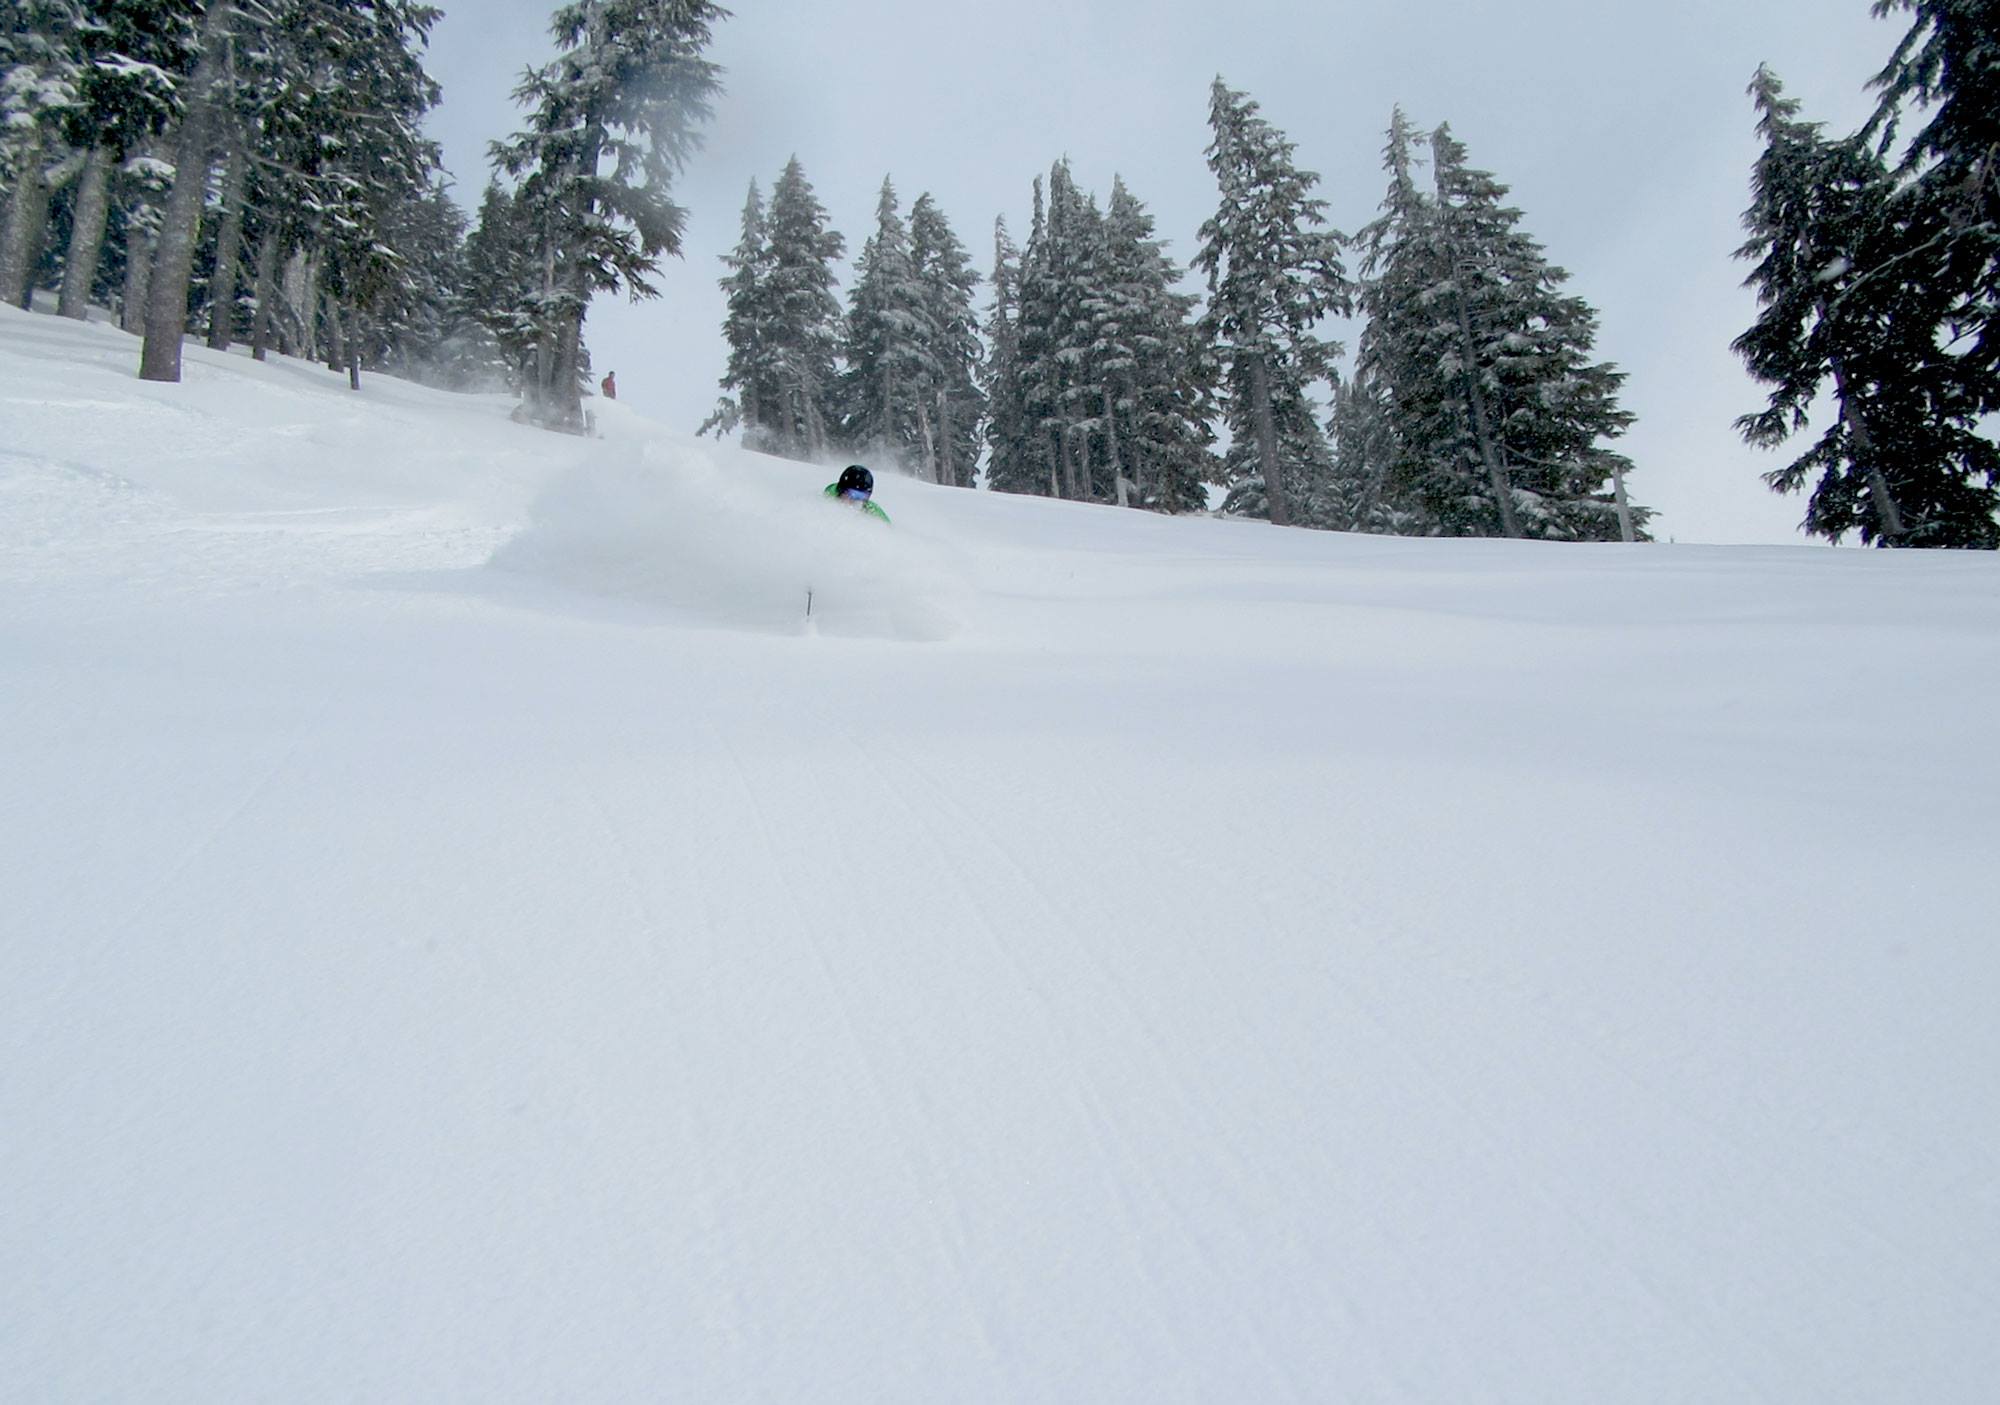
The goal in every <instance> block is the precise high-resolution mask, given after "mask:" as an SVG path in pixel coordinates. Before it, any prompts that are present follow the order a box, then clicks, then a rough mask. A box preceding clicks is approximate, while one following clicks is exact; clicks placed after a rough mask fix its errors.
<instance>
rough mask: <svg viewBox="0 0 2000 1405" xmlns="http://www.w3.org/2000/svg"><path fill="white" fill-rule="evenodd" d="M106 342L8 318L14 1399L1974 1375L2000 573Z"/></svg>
mask: <svg viewBox="0 0 2000 1405" xmlns="http://www.w3.org/2000/svg"><path fill="white" fill-rule="evenodd" d="M135 364H136V343H134V342H133V341H131V340H130V339H128V338H126V337H124V336H122V335H121V334H119V333H118V332H116V331H114V330H111V329H109V328H106V327H101V326H90V327H84V326H79V325H75V324H70V323H64V322H60V321H59V320H58V319H55V318H53V317H48V316H33V317H31V316H28V315H26V314H22V313H19V312H14V311H11V310H6V309H0V774H4V775H5V777H6V784H5V785H4V787H0V1399H4V1400H9V1401H13V1400H20V1401H29V1400H34V1401H84V1400H146V1401H187V1402H216V1401H249V1400H284V1401H319V1400H325V1401H346V1400H368V1401H440V1400H466V1401H473V1400H477V1401H522V1402H540V1401H550V1400H574V1401H626V1400H687V1401H703V1402H712V1401H729V1402H735V1401H745V1402H747V1401H854V1402H884V1401H910V1402H919V1401H921V1402H933V1401H943V1400H950V1401H968V1402H971V1401H993V1402H1022V1401H1075V1402H1107V1401H1119V1402H1125V1401H1130V1402H1147V1405H1157V1402H1170V1401H1204V1402H1207V1401H1230V1402H1236V1401H1242V1402H1266V1401H1272V1402H1275V1401H1357V1402H1373V1401H1420V1402H1442V1401H1450V1402H1472V1401H1519V1402H1555V1401H1576V1402H1657V1401H1669V1400H1673V1401H1700V1402H1704V1403H1705V1405H1706V1403H1707V1402H1733V1401H1745V1402H1749V1401H1757V1402H1774V1401H1784V1402H1815V1403H1816V1405H1817V1403H1818V1402H1835V1401H1854V1402H1880V1401H1887V1400H1908V1401H1924V1402H1927V1403H1929V1405H1937V1403H1938V1402H1966V1403H1967V1405H1970V1403H1971V1402H1980V1401H1986V1400H1990V1399H1991V1398H1992V1394H1991V1392H1992V1390H1993V1382H1994V1380H1995V1379H1996V1378H2000V1332H1996V1330H1995V1324H1996V1323H1997V1322H2000V1097H1996V1093H2000V1021H1996V1018H1995V1012H1996V1009H2000V947H1996V941H1995V936H1996V926H1997V925H2000V924H1996V919H1995V913H1996V910H2000V878H1996V876H1995V875H1996V864H1995V861H1994V858H1993V854H1992V848H1993V833H1994V820H1995V817H1996V803H2000V802H1996V799H1995V796H1996V793H2000V784H1996V783H2000V761H1996V752H1995V747H1994V745H1993V742H1992V731H1991V720H1990V714H1991V710H1992V705H1993V700H1994V698H1995V697H1996V696H2000V562H1996V561H1995V560H1993V559H1992V558H1991V557H1990V556H1984V555H1945V554H1930V555H1927V554H1917V553H1911V554H1893V553H1883V552H1863V551H1837V550H1832V549H1825V548H1815V547H1808V546H1787V547H1769V548H1744V547H1732V548H1711V547H1698V546H1650V547H1644V546H1642V547H1615V546H1612V547H1574V546H1571V547H1560V546H1548V545H1538V544H1526V543H1506V542H1432V541H1403V540H1388V539H1379V538H1361V537H1351V536H1343V535H1334V534H1321V533H1308V532H1294V531H1283V530H1276V529H1273V528H1270V527H1268V526H1265V525H1261V524H1255V523H1241V522H1228V521H1216V520H1207V519H1202V520H1165V519H1160V518H1156V517H1152V516H1149V515H1145V514H1140V513H1133V512H1120V511H1118V510H1116V509H1113V508H1109V507H1082V506H1076V505H1068V504H1060V503H1051V502H1045V501H1031V500H1019V499H1011V498H1005V497H996V496H990V495H987V494H983V493H979V494H974V493H964V492H954V491H951V490H945V489H938V488H932V487H928V486H925V485H922V484H917V483H913V482H910V481H908V480H903V479H896V478H892V477H890V476H888V475H886V474H885V475H883V481H882V485H881V491H880V492H879V493H878V497H879V499H880V500H881V501H882V502H883V504H884V505H885V506H886V507H887V508H888V510H889V512H890V513H891V514H892V515H893V516H894V518H895V526H894V527H893V529H890V530H887V531H884V530H880V529H879V528H878V525H877V524H872V523H869V522H867V521H865V520H864V519H861V518H859V517H858V516H856V515H849V514H847V513H845V512H844V511H843V510H842V509H841V508H839V506H838V505H836V504H829V503H826V502H824V501H823V500H821V499H819V498H818V496H817V495H818V489H819V487H820V486H821V485H822V484H823V483H824V482H826V481H827V480H828V478H829V477H830V476H831V475H830V473H829V472H828V471H827V470H826V469H824V468H809V467H805V466H801V465H796V464H789V463H784V462H780V461H776V460H771V459H766V458H762V457H760V456H756V455H750V454H745V453H741V452H738V451H735V450H731V449H727V448H720V447H716V446H714V445H712V444H708V443H706V442H700V441H693V440H690V439H688V438H685V437H683V436H680V435H677V434H674V433H670V432H668V431H667V430H666V429H664V428H663V427H661V426H659V425H656V424H653V423H650V422H648V421H647V420H646V419H645V418H643V415H642V410H643V394H644V392H643V388H642V387H638V386H634V387H631V388H629V389H628V390H627V395H628V397H631V398H629V399H628V400H627V401H625V402H621V403H619V404H617V405H603V406H600V407H599V409H600V413H601V414H603V416H604V419H603V424H602V428H603V437H602V438H601V439H596V440H590V441H580V440H572V439H565V438H561V437H557V436H551V435H546V434H541V433H538V432H535V431H531V430H528V429H525V428H522V427H520V426H517V425H514V424H512V423H510V422H509V420H508V419H507V409H508V404H507V402H505V401H503V400H497V399H486V398H476V397H471V398H468V397H451V396H445V395H441V394H436V393H432V392H429V391H425V390H422V389H419V388H416V387H413V386H409V385H405V384H401V383H398V382H394V381H391V380H387V379H381V378H369V379H367V380H366V382H365V384H364V388H363V390H362V392H361V393H360V394H359V395H355V394H351V393H349V392H348V391H347V390H346V388H345V383H344V381H343V380H342V379H341V378H339V377H336V376H333V375H331V374H329V373H327V372H325V371H324V370H322V369H320V368H318V367H314V366H310V365H306V364H302V363H298V362H289V361H273V362H272V363H270V364H268V365H258V364H255V363H253V362H251V361H249V360H247V359H245V358H242V357H239V356H226V357H225V356H217V355H213V354H211V353H208V352H206V351H204V350H200V349H194V348H191V349H190V351H189V353H188V368H187V379H186V381H185V383H184V384H182V385H180V386H172V387H169V386H156V385H148V384H142V383H140V382H138V381H137V380H135V379H134V378H133V374H132V373H133V368H134V366H135ZM1649 471H1651V472H1667V471H1670V469H1669V468H1668V467H1667V466H1659V465H1656V466H1653V467H1652V468H1651V469H1649ZM1665 525H1666V527H1667V529H1668V530H1671V524H1670V523H1669V524H1665ZM808 589H810V590H812V591H813V592H814V598H815V618H814V621H813V623H812V624H811V625H810V626H809V625H808V624H807V622H806V620H805V618H804V597H805V593H806V591H807V590H808Z"/></svg>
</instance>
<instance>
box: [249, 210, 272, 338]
mask: <svg viewBox="0 0 2000 1405" xmlns="http://www.w3.org/2000/svg"><path fill="white" fill-rule="evenodd" d="M277 287H278V231H277V230H275V229H273V230H270V231H269V232H267V233H266V234H265V235H264V237H263V239H262V240H261V241H259V243H258V245H257V285H256V292H255V293H254V294H253V295H252V296H253V297H254V299H255V301H256V303H257V310H256V311H255V312H254V313H252V314H251V317H250V355H251V358H252V359H253V360H257V361H262V360H263V359H264V356H265V351H266V349H267V348H268V347H269V346H270V340H271V300H272V298H273V297H275V296H276V294H277Z"/></svg>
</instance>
